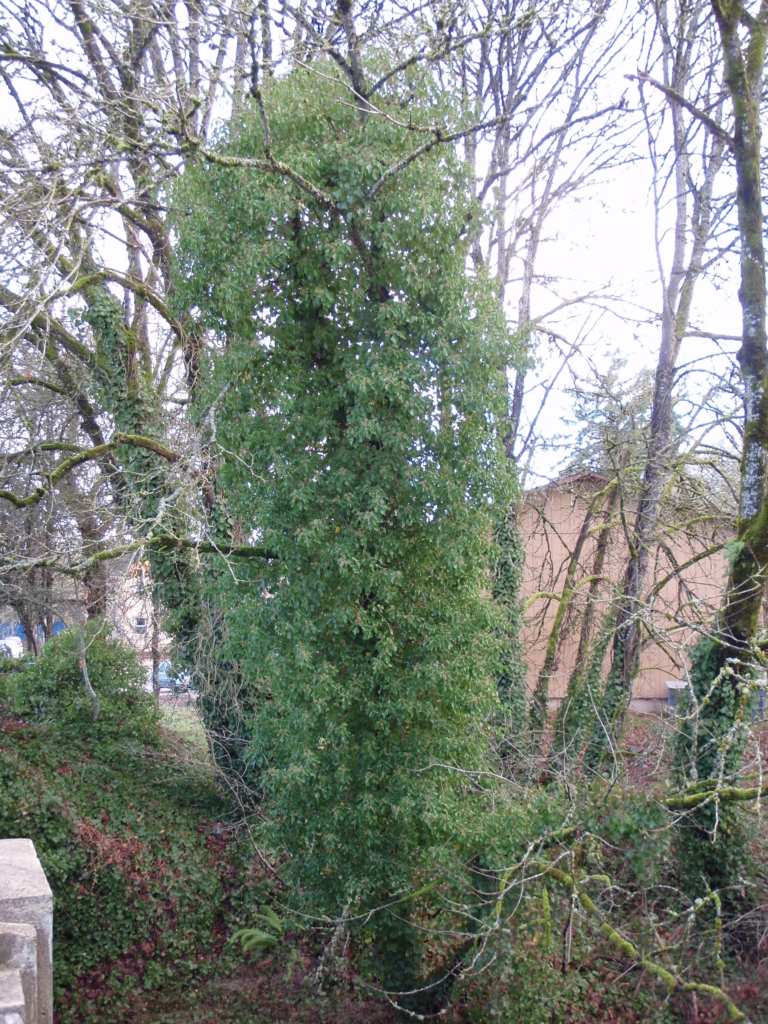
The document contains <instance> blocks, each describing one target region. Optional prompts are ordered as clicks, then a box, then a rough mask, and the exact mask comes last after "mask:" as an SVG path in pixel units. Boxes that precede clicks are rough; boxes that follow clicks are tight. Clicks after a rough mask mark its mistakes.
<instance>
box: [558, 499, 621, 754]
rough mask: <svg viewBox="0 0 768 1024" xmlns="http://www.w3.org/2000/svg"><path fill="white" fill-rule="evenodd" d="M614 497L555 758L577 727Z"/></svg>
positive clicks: (603, 529)
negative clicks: (576, 705) (578, 707)
mask: <svg viewBox="0 0 768 1024" xmlns="http://www.w3.org/2000/svg"><path fill="white" fill-rule="evenodd" d="M618 494H619V488H618V487H614V488H613V490H612V491H611V492H610V495H609V498H608V504H607V506H606V507H605V509H604V513H603V518H604V522H603V524H602V526H601V528H600V536H599V537H598V540H597V547H596V548H595V557H594V561H593V562H592V571H591V572H590V577H591V580H590V584H589V591H588V594H587V607H586V609H585V610H584V615H583V617H582V620H581V627H580V629H579V646H578V649H577V651H576V663H575V665H574V667H573V671H572V672H571V675H570V677H569V679H568V688H567V690H566V692H565V695H564V696H563V700H562V702H561V704H560V707H559V708H558V711H557V717H556V719H555V730H554V742H553V754H555V755H556V756H559V755H560V754H562V752H563V751H564V750H565V749H566V748H567V746H568V743H569V741H570V738H571V736H572V735H573V733H574V731H575V728H578V724H579V723H578V718H579V716H578V714H576V715H575V716H574V715H573V714H572V711H573V710H575V707H574V706H575V704H576V703H577V702H578V701H579V698H580V696H581V691H582V688H583V685H584V681H585V678H586V674H587V659H588V654H589V649H590V644H591V641H592V630H593V626H594V621H595V612H596V609H597V599H598V593H599V590H600V584H601V583H602V582H603V568H604V566H605V559H606V557H607V555H608V551H609V549H610V546H611V516H612V515H613V510H614V508H615V507H616V501H617V499H618ZM569 718H574V719H575V720H574V721H573V722H570V721H569Z"/></svg>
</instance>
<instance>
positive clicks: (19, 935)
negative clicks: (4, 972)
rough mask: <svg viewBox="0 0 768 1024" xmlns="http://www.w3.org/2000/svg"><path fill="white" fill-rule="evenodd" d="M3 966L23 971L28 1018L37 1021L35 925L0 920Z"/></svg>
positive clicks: (0, 961) (22, 979) (1, 963)
mask: <svg viewBox="0 0 768 1024" xmlns="http://www.w3.org/2000/svg"><path fill="white" fill-rule="evenodd" d="M2 967H15V968H16V969H17V970H18V971H20V972H21V984H22V988H23V989H24V1003H25V1007H26V1019H27V1020H28V1021H32V1022H35V1021H37V1019H38V1012H37V932H36V930H35V926H34V925H31V924H15V923H11V922H7V921H0V968H2Z"/></svg>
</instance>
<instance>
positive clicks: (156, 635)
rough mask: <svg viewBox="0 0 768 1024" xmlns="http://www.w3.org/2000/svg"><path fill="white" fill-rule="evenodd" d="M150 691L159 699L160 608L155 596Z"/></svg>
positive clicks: (153, 603)
mask: <svg viewBox="0 0 768 1024" xmlns="http://www.w3.org/2000/svg"><path fill="white" fill-rule="evenodd" d="M152 692H153V693H154V695H155V699H156V700H157V701H158V702H159V700H160V608H159V602H158V600H157V597H156V596H155V597H154V598H153V600H152Z"/></svg>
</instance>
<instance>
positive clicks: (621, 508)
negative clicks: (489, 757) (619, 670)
mask: <svg viewBox="0 0 768 1024" xmlns="http://www.w3.org/2000/svg"><path fill="white" fill-rule="evenodd" d="M609 483H610V481H609V478H608V477H607V476H603V475H601V474H599V473H592V472H585V473H578V474H574V475H571V476H567V477H564V478H561V479H559V480H556V481H554V482H552V483H550V484H547V485H546V486H544V487H541V488H537V489H535V490H531V491H528V492H526V494H525V499H524V504H523V507H522V511H521V515H520V530H521V535H522V540H523V546H524V550H525V570H524V583H523V588H522V598H523V602H524V604H525V605H527V609H526V613H525V625H524V629H523V637H522V639H523V647H524V650H525V654H526V661H527V664H528V676H527V680H528V688H529V691H532V690H533V689H534V687H535V686H536V682H537V679H538V676H539V673H540V672H541V670H542V667H543V665H544V660H545V652H546V648H547V643H548V641H549V639H550V635H551V633H552V627H553V625H554V622H555V616H556V613H557V608H558V604H559V598H560V597H561V595H562V593H563V588H564V586H565V581H566V574H567V572H568V569H569V566H570V564H571V561H572V558H573V556H574V553H575V551H576V549H577V546H578V544H579V538H580V535H581V534H582V531H584V536H583V538H582V540H583V545H582V547H581V552H580V554H579V557H578V560H577V566H576V569H575V575H574V584H575V590H574V593H573V596H572V598H571V600H570V601H569V602H568V608H567V611H566V613H565V618H564V621H563V625H562V629H561V632H560V637H559V643H558V646H557V653H556V656H555V663H554V665H553V667H552V670H551V672H550V673H549V690H548V692H549V697H550V700H552V701H556V702H557V701H559V700H560V699H562V697H563V696H564V694H565V692H566V690H567V686H568V679H569V677H570V675H571V673H572V672H573V669H574V667H575V666H576V663H577V659H578V657H579V650H580V647H581V650H582V655H583V653H584V651H585V649H589V648H591V646H592V645H593V644H594V641H595V639H596V637H597V636H598V635H599V632H600V630H601V627H603V628H610V624H609V621H608V616H609V615H610V612H611V607H612V600H613V598H614V597H615V596H616V594H617V592H618V591H619V590H620V588H621V584H622V580H623V577H624V573H625V571H626V566H627V561H628V553H629V549H628V545H627V539H626V532H627V531H626V529H625V524H626V526H627V527H628V528H629V529H631V527H632V526H633V524H634V507H633V505H632V502H631V499H629V500H627V495H626V494H623V495H622V494H619V493H617V489H616V488H613V490H612V491H608V492H607V493H606V488H607V485H608V484H609ZM603 495H604V496H603ZM595 501H596V505H595V510H594V511H593V514H592V518H591V520H590V521H589V522H588V523H587V524H586V529H585V519H586V518H587V514H588V510H589V509H590V507H591V506H592V505H593V503H594V502H595ZM678 505H682V506H685V502H678V503H677V504H676V503H675V501H671V502H669V510H668V511H669V512H670V513H671V514H669V515H667V517H666V518H667V520H670V519H672V520H675V521H674V522H670V521H662V526H661V527H660V530H659V538H658V540H657V543H656V546H655V549H654V551H653V552H652V557H651V568H650V571H649V577H648V580H647V581H646V585H645V588H644V593H645V595H646V596H647V597H648V598H649V600H648V606H647V611H646V612H645V614H644V615H643V648H642V656H641V662H640V665H641V667H640V671H639V673H638V675H637V677H636V679H635V682H634V685H633V690H632V697H633V700H634V701H635V702H643V701H661V700H666V698H667V687H666V682H667V680H680V679H684V678H685V670H686V665H687V663H688V661H687V659H688V650H689V648H690V645H691V643H692V641H693V640H694V639H695V637H696V635H697V633H696V629H697V626H699V625H702V624H704V623H706V622H707V621H711V618H712V616H713V614H714V613H715V611H716V610H717V608H718V606H719V603H720V597H721V594H722V591H723V586H724V583H725V577H726V572H727V562H726V557H725V552H724V550H723V548H722V545H723V544H724V543H725V542H726V541H727V540H728V539H729V537H730V536H732V532H731V530H730V528H729V525H728V523H729V519H728V517H727V516H726V515H723V514H718V512H717V509H714V510H709V512H708V511H706V510H705V511H704V512H703V513H701V510H698V511H699V512H700V513H701V514H699V515H693V516H690V515H689V514H688V512H689V511H690V510H687V509H686V508H685V507H678ZM710 512H711V514H710ZM681 515H682V516H683V517H686V516H687V518H679V516H681ZM601 537H602V538H603V541H602V548H603V551H602V556H601V554H600V547H601V542H600V538H601ZM590 606H591V614H590V618H591V622H590V621H589V619H587V622H586V626H587V627H588V633H589V637H588V644H587V645H586V648H585V644H584V642H583V631H584V627H585V618H586V617H587V612H588V609H589V608H590ZM609 658H610V646H609V649H608V653H607V654H606V666H605V667H606V668H607V665H608V661H609ZM635 706H636V707H638V708H641V707H643V705H642V704H638V703H636V705H635Z"/></svg>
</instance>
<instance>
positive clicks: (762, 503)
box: [678, 0, 768, 888]
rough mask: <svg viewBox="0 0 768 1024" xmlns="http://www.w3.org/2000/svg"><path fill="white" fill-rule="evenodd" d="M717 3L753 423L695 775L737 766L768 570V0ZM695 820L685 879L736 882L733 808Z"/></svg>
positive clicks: (696, 730) (705, 649)
mask: <svg viewBox="0 0 768 1024" xmlns="http://www.w3.org/2000/svg"><path fill="white" fill-rule="evenodd" d="M712 9H713V11H714V14H715V18H716V19H717V24H718V28H719V33H720V40H721V46H722V55H723V62H724V67H725V83H726V87H727V90H728V94H729V96H730V98H731V102H732V105H733V118H734V122H733V127H734V132H733V137H732V138H728V140H727V141H728V144H729V145H730V148H731V150H732V153H733V157H734V164H735V168H736V200H737V209H738V223H739V239H740V243H741V284H740V287H739V301H740V303H741V309H742V344H741V348H740V349H739V352H738V360H739V366H740V369H741V376H742V381H743V389H744V392H743V395H744V398H743V400H744V418H745V423H744V444H743V452H742V460H741V486H740V497H739V510H738V520H737V528H736V541H735V543H734V544H733V545H732V548H731V551H732V558H731V565H730V571H729V575H728V581H727V584H726V590H725V594H724V597H723V602H722V605H721V609H720V613H719V616H718V620H717V623H716V628H715V629H714V630H713V631H712V634H711V636H710V637H706V638H702V639H701V640H700V641H699V643H698V644H697V647H696V649H695V651H694V654H693V658H692V665H691V678H692V683H693V689H694V694H695V696H696V698H697V700H698V702H699V704H698V709H697V714H696V717H695V720H691V722H690V723H689V725H688V727H687V728H686V729H684V730H683V735H682V737H681V742H680V747H679V750H678V764H679V765H680V767H681V769H682V770H683V772H684V773H685V774H686V775H689V776H690V777H692V778H693V779H694V780H696V779H704V778H710V777H719V776H722V775H727V774H730V773H732V772H734V771H737V770H738V767H739V762H740V757H741V752H742V745H741V743H740V742H739V740H740V735H741V732H742V730H740V729H739V722H740V720H741V719H742V717H743V715H744V711H745V710H746V709H745V695H744V692H743V689H742V687H741V686H740V683H741V681H742V680H743V679H744V677H745V676H748V675H749V674H750V671H751V663H752V644H753V641H754V638H755V634H756V632H757V629H758V621H759V614H760V606H761V602H762V599H763V595H764V592H765V584H766V578H768V495H767V494H766V465H767V463H768V459H767V455H768V350H767V347H766V329H765V312H766V284H765V249H764V245H763V210H762V195H761V180H760V100H761V98H762V90H763V77H764V63H765V51H766V30H767V28H768V2H766V0H763V2H762V3H761V5H760V9H759V12H758V14H757V15H753V14H751V13H749V11H747V9H746V5H745V4H744V3H740V2H734V0H712ZM705 697H706V699H702V698H705ZM747 720H748V716H747ZM692 826H693V827H691V828H687V829H685V830H684V833H683V834H682V835H681V844H680V854H681V861H682V865H681V866H682V869H683V873H684V881H687V883H688V884H689V887H691V888H696V887H697V886H698V885H699V884H700V879H701V878H702V876H703V877H704V878H705V879H706V880H707V882H708V884H709V885H710V886H712V887H722V886H726V885H728V884H732V883H733V882H735V881H737V880H738V874H739V869H740V867H741V865H742V863H743V853H744V848H745V844H744V836H743V833H742V831H741V829H740V828H739V824H738V821H737V820H736V819H735V817H734V812H733V811H730V810H728V809H727V808H718V807H717V805H715V804H710V805H708V806H706V807H704V808H702V809H701V810H699V811H697V812H696V814H695V816H694V820H693V822H692ZM715 839H716V840H717V842H714V841H713V840H715Z"/></svg>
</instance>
